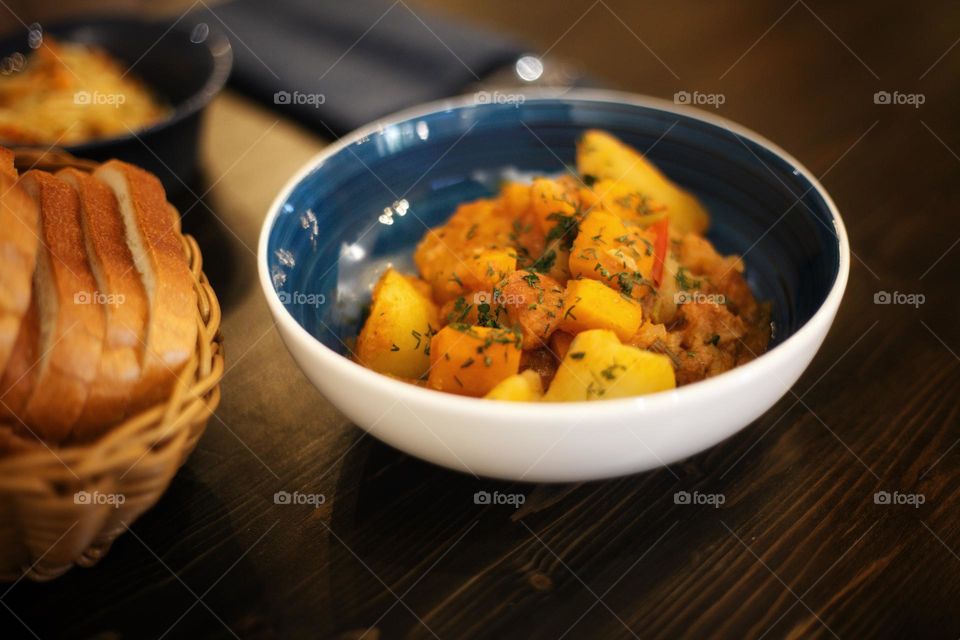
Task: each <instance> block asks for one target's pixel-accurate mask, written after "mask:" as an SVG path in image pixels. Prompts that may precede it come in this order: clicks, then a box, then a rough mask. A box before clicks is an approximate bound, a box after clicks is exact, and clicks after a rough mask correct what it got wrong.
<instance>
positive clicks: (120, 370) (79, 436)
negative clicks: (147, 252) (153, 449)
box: [57, 169, 148, 440]
mask: <svg viewBox="0 0 960 640" xmlns="http://www.w3.org/2000/svg"><path fill="white" fill-rule="evenodd" d="M57 177H58V178H60V179H61V180H63V181H64V182H66V183H67V184H69V185H70V186H71V187H73V189H74V190H75V191H76V192H77V195H78V196H79V198H80V226H81V230H82V232H83V238H84V243H85V244H84V246H85V250H86V253H87V259H88V260H89V263H90V270H91V271H92V273H93V276H94V278H95V279H96V281H97V291H98V292H99V294H100V296H99V297H100V302H101V303H102V304H103V306H104V309H105V312H106V327H105V332H104V341H103V352H102V354H101V356H100V363H99V368H98V369H97V375H96V377H95V378H94V380H93V385H92V386H91V388H90V395H89V396H88V397H87V403H86V405H85V406H84V409H83V413H82V414H81V415H80V417H79V419H78V420H77V424H76V425H75V426H74V428H73V434H72V436H71V438H72V439H74V440H89V439H93V438H95V437H96V436H98V435H100V434H101V433H103V432H104V431H105V430H106V429H107V428H108V427H110V426H112V425H113V424H116V423H117V422H119V421H120V420H122V419H123V416H124V413H125V411H126V408H127V404H128V403H129V401H130V399H131V397H132V396H133V395H134V393H135V392H136V385H137V382H138V381H139V379H140V357H141V354H142V352H143V345H144V344H145V343H146V330H147V313H148V305H147V294H146V291H145V290H144V288H143V283H142V282H141V280H140V273H139V272H138V271H137V269H136V266H135V265H134V263H133V255H132V254H131V253H130V248H129V247H128V246H127V238H126V231H125V229H124V224H123V218H122V217H121V215H120V209H119V207H118V206H117V199H116V197H114V195H113V191H111V190H110V188H109V187H108V186H106V185H105V184H103V183H102V182H100V181H99V180H97V179H96V178H93V177H92V176H90V175H88V174H86V173H83V172H81V171H77V170H76V169H64V170H62V171H59V172H57Z"/></svg>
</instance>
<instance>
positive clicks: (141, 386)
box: [93, 160, 197, 408]
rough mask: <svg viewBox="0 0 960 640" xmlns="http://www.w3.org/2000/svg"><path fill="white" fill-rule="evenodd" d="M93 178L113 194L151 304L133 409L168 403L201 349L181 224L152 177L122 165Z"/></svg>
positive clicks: (107, 166) (116, 163)
mask: <svg viewBox="0 0 960 640" xmlns="http://www.w3.org/2000/svg"><path fill="white" fill-rule="evenodd" d="M93 175H94V177H96V178H97V179H98V180H100V181H102V182H103V183H104V184H106V185H107V186H108V187H110V189H112V190H113V193H114V195H115V196H116V198H117V203H118V205H119V208H120V213H121V214H122V217H123V221H124V227H125V229H126V237H127V245H128V246H129V247H130V251H131V253H132V255H133V262H134V264H135V265H136V267H137V270H138V271H139V273H140V277H141V278H142V280H143V285H144V289H145V290H146V294H147V300H148V301H149V306H150V313H149V322H148V323H147V337H146V345H145V349H144V352H143V358H142V369H141V375H140V382H139V383H138V385H137V392H136V394H135V401H134V403H133V404H132V408H143V407H146V406H149V405H150V404H153V403H156V402H158V401H160V400H162V399H163V398H166V397H167V396H168V395H169V394H170V391H171V389H172V387H173V385H174V384H175V382H176V381H177V377H178V375H179V374H180V371H181V370H182V369H183V366H184V365H185V364H186V362H187V361H188V360H189V359H190V357H191V356H192V354H193V353H194V351H195V349H196V340H197V318H196V315H197V313H196V309H197V297H196V292H195V291H194V288H193V276H192V275H191V273H190V268H189V265H188V264H187V257H186V255H185V254H184V252H183V245H182V244H181V236H180V232H179V220H178V219H177V217H176V215H175V212H174V211H173V210H172V209H171V208H170V205H169V204H168V203H167V196H166V194H165V193H164V190H163V186H162V185H161V184H160V181H159V180H158V179H157V177H156V176H154V175H153V174H151V173H148V172H146V171H144V170H142V169H139V168H137V167H134V166H133V165H130V164H127V163H125V162H120V161H118V160H110V161H109V162H106V163H104V164H103V165H101V166H100V167H99V168H98V169H97V170H96V171H95V172H94V174H93Z"/></svg>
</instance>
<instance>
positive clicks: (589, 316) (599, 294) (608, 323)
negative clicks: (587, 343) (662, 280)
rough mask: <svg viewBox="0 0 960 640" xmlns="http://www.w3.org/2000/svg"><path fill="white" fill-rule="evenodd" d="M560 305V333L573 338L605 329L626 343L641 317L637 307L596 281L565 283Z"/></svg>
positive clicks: (635, 329) (641, 311)
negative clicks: (573, 335)
mask: <svg viewBox="0 0 960 640" xmlns="http://www.w3.org/2000/svg"><path fill="white" fill-rule="evenodd" d="M563 303H564V304H563V307H564V310H563V318H562V319H561V320H560V329H561V330H563V331H566V332H567V333H572V334H577V333H580V332H581V331H587V330H589V329H608V330H610V331H613V332H614V333H615V334H617V337H619V338H620V339H621V340H629V339H630V336H632V335H633V334H634V333H636V332H637V329H638V328H639V327H640V320H641V319H642V317H643V310H642V309H641V308H640V305H639V304H637V303H636V302H634V301H633V300H629V299H627V298H625V297H624V296H623V295H621V294H619V293H617V292H616V291H614V290H613V289H611V288H610V287H608V286H607V285H605V284H603V283H602V282H597V281H596V280H571V281H570V282H568V283H567V290H566V291H565V292H564V294H563Z"/></svg>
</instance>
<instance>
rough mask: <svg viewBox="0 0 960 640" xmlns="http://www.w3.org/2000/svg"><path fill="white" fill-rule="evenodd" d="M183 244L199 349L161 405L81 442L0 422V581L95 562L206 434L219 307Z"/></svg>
mask: <svg viewBox="0 0 960 640" xmlns="http://www.w3.org/2000/svg"><path fill="white" fill-rule="evenodd" d="M21 164H22V165H23V166H22V167H20V165H21ZM17 165H18V167H20V168H22V169H27V168H31V167H32V168H37V169H47V170H57V169H61V168H65V167H68V166H69V167H75V168H78V169H81V170H86V171H89V170H91V169H92V168H93V167H95V166H96V165H95V164H93V163H89V162H86V161H82V160H78V159H76V158H73V157H72V156H69V155H67V154H63V153H59V152H58V153H49V152H48V153H45V154H38V153H30V152H26V153H21V152H18V153H17ZM183 248H184V252H185V253H186V255H187V257H188V259H189V264H190V271H191V273H192V275H193V279H194V288H195V290H196V293H197V326H198V334H197V346H196V351H195V353H194V354H193V357H192V358H191V359H190V360H189V362H188V363H187V364H186V366H185V367H184V369H183V372H182V374H181V376H180V379H179V382H178V383H177V385H176V387H175V388H174V390H173V392H172V394H171V395H170V397H169V398H167V400H166V402H164V403H163V404H160V405H157V406H154V407H152V408H150V409H147V410H145V411H143V412H141V413H139V414H137V415H134V416H130V417H128V418H127V419H126V420H125V421H124V422H122V423H120V424H118V425H117V426H115V427H114V428H112V429H111V430H110V431H108V432H107V433H106V434H104V435H103V436H101V437H100V438H99V439H97V440H96V441H94V442H91V443H84V444H74V445H69V444H68V445H65V446H61V447H49V446H47V445H46V444H44V443H42V442H38V441H36V440H32V439H31V440H27V439H25V438H23V437H21V436H19V435H17V434H16V433H15V432H14V429H13V428H12V425H9V424H0V580H2V581H12V580H18V579H20V578H22V577H26V578H29V579H31V580H37V581H42V580H49V579H51V578H55V577H57V576H59V575H61V574H62V573H64V572H66V571H67V570H68V569H70V568H71V567H72V566H73V565H75V564H76V565H80V566H84V567H88V566H91V565H93V564H95V563H96V562H97V561H98V560H99V559H100V558H102V557H103V556H104V555H105V554H106V552H107V551H108V550H109V548H110V545H111V543H112V542H113V540H114V539H115V538H116V537H117V536H119V535H120V534H121V533H123V532H124V531H125V530H126V528H127V527H128V526H129V525H131V524H132V523H133V521H134V520H136V519H137V518H138V517H139V516H140V514H142V513H143V512H144V511H146V510H147V509H149V508H150V507H152V506H153V505H154V504H155V503H156V502H157V500H159V499H160V496H161V495H162V494H163V492H164V491H165V490H166V488H167V486H168V485H169V484H170V480H171V479H172V478H173V476H174V474H175V473H176V472H177V470H178V469H179V468H180V466H181V465H182V464H183V463H184V461H186V459H187V456H189V455H190V453H191V452H192V451H193V448H194V447H195V446H196V444H197V441H198V440H199V438H200V436H201V435H202V434H203V431H204V428H205V427H206V424H207V420H208V419H209V418H210V415H211V414H212V413H213V411H214V409H216V407H217V404H218V403H219V401H220V386H219V383H220V378H221V377H222V375H223V345H222V337H221V335H220V305H219V303H218V302H217V297H216V295H215V294H214V292H213V289H212V288H211V287H210V284H209V282H208V281H207V278H206V276H205V275H204V274H203V270H202V266H203V264H202V257H201V255H200V250H199V248H198V247H197V243H196V241H195V240H194V239H193V238H192V237H190V236H188V235H185V236H183Z"/></svg>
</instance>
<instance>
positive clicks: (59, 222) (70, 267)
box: [19, 171, 105, 443]
mask: <svg viewBox="0 0 960 640" xmlns="http://www.w3.org/2000/svg"><path fill="white" fill-rule="evenodd" d="M21 183H22V185H23V187H24V189H25V190H26V191H27V193H28V194H29V195H30V196H31V197H32V198H33V199H34V201H35V202H37V203H38V205H39V207H40V237H41V239H42V241H43V246H42V247H41V249H40V251H39V252H38V258H37V268H36V270H35V272H34V295H33V297H34V300H35V303H36V306H37V316H38V324H39V358H40V360H39V363H38V364H37V365H36V366H37V368H38V371H37V379H36V384H35V386H34V388H33V391H32V393H31V394H30V399H29V400H28V401H27V403H26V406H25V408H24V410H23V412H22V415H21V416H19V417H20V418H21V419H22V421H23V422H24V423H26V424H27V425H28V426H29V427H30V428H31V430H33V431H34V432H35V433H36V434H37V435H39V436H40V437H42V438H44V439H45V440H47V441H48V442H54V443H57V442H61V441H63V440H65V439H66V438H67V437H68V436H69V435H70V432H71V429H72V428H73V426H74V424H75V423H76V421H77V419H78V418H79V416H80V414H81V412H82V411H83V407H84V405H85V403H86V400H87V396H88V394H89V388H90V384H91V383H92V381H93V379H94V377H95V376H96V373H97V367H98V363H99V362H100V353H101V349H102V345H103V337H104V325H105V312H104V308H103V305H101V304H99V301H98V295H97V294H98V292H97V289H96V287H97V282H96V279H95V278H94V276H93V273H92V272H91V269H90V264H89V262H88V260H87V253H86V250H85V248H84V241H83V234H82V229H81V225H80V201H79V198H78V196H77V193H76V192H75V191H74V190H73V189H72V188H71V187H70V186H69V185H68V184H66V183H65V182H63V181H62V180H60V179H58V178H56V177H55V176H53V175H51V174H49V173H45V172H42V171H28V172H27V173H25V174H24V175H23V177H22V178H21Z"/></svg>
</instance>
